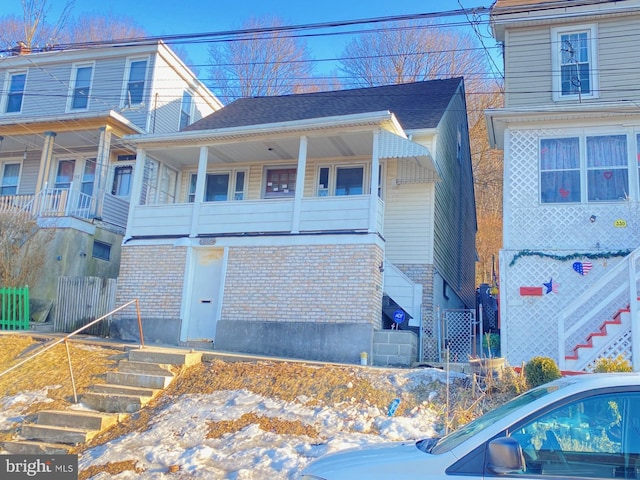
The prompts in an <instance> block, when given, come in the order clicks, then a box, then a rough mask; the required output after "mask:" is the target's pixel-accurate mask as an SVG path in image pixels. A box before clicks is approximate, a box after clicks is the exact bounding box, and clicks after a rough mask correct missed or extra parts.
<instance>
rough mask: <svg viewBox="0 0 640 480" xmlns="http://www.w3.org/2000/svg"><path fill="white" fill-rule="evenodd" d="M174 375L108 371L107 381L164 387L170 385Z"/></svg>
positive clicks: (118, 383) (113, 383) (134, 385)
mask: <svg viewBox="0 0 640 480" xmlns="http://www.w3.org/2000/svg"><path fill="white" fill-rule="evenodd" d="M172 380H173V375H171V376H169V375H165V376H161V375H148V374H146V373H127V372H107V383H110V384H112V385H126V386H128V387H143V388H155V389H160V390H161V389H163V388H166V387H168V386H169V384H170V383H171V381H172Z"/></svg>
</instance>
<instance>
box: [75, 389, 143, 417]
mask: <svg viewBox="0 0 640 480" xmlns="http://www.w3.org/2000/svg"><path fill="white" fill-rule="evenodd" d="M81 401H82V403H84V404H85V405H86V406H87V407H89V408H91V409H93V410H97V411H99V412H106V413H135V412H137V411H139V410H140V409H141V408H142V407H144V406H145V405H146V404H147V403H149V402H150V401H151V397H147V396H140V395H123V394H114V393H98V392H95V393H94V392H87V393H85V394H84V395H82V399H81Z"/></svg>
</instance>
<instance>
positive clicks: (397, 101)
mask: <svg viewBox="0 0 640 480" xmlns="http://www.w3.org/2000/svg"><path fill="white" fill-rule="evenodd" d="M125 141H126V142H127V143H129V144H132V145H135V146H136V147H137V159H136V166H135V172H136V173H135V175H134V183H133V188H132V197H131V198H132V203H131V209H130V211H129V222H128V225H127V231H126V236H125V241H124V244H123V247H122V268H121V272H120V283H119V285H118V303H119V304H122V303H124V302H126V301H128V300H130V299H131V298H133V297H134V296H137V297H138V298H139V299H140V304H141V310H142V317H143V321H144V322H145V323H144V330H145V332H146V333H145V336H146V338H147V341H161V342H164V343H174V344H175V343H183V344H184V343H186V344H189V343H193V342H207V343H209V344H213V348H215V349H219V350H229V351H236V352H249V353H256V354H270V355H271V354H275V355H285V356H290V357H298V358H308V359H319V360H333V361H344V362H358V361H360V355H361V353H363V352H364V353H366V354H367V356H368V358H369V361H370V360H371V358H372V357H373V361H374V362H375V363H378V364H395V363H400V364H410V363H411V362H413V361H416V360H418V358H419V357H420V358H422V359H428V360H433V359H437V356H438V345H439V343H438V341H439V340H438V337H437V333H438V331H439V328H438V325H437V322H436V320H437V318H439V317H438V316H437V313H438V312H439V311H441V310H445V309H450V308H473V306H474V300H475V289H474V268H475V265H474V261H475V247H474V241H475V232H476V221H475V204H474V196H473V183H472V178H471V161H470V153H469V143H468V134H467V120H466V110H465V101H464V86H463V81H462V79H461V78H452V79H447V80H436V81H431V82H418V83H409V84H402V85H391V86H381V87H373V88H362V89H353V90H341V91H333V92H319V93H311V94H297V95H288V96H280V97H260V98H246V99H241V100H237V101H235V102H233V103H231V104H229V105H228V106H225V107H223V108H222V109H221V110H218V111H217V112H215V113H213V114H211V115H210V116H208V117H206V118H204V119H202V120H201V121H199V122H196V123H194V124H193V125H191V126H190V127H188V128H187V129H186V130H185V131H182V132H179V133H175V134H148V135H127V136H126V137H125ZM394 316H395V319H396V322H394V321H393V319H394ZM396 325H399V329H398V331H397V332H394V333H395V334H397V335H395V336H396V337H403V336H404V337H403V338H404V339H403V340H400V341H399V343H400V344H401V345H397V344H396V343H395V340H390V339H389V336H388V335H386V336H385V334H386V333H388V332H391V330H390V329H391V327H392V326H396ZM113 330H114V331H113V332H112V333H113V335H120V336H123V337H125V338H127V336H128V335H133V336H135V335H136V334H137V327H136V326H135V324H133V323H131V322H129V319H127V318H123V319H121V321H119V322H115V323H114V325H113ZM465 332H466V331H465ZM454 333H456V334H457V333H458V332H454ZM374 335H378V337H379V338H377V339H374ZM467 336H468V333H467ZM418 339H422V342H421V343H420V345H419V344H418V343H419V342H418ZM468 340H469V339H468V338H467V341H468Z"/></svg>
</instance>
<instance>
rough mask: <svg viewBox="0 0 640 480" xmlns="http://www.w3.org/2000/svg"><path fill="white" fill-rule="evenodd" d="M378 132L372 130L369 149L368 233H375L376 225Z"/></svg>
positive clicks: (378, 177)
mask: <svg viewBox="0 0 640 480" xmlns="http://www.w3.org/2000/svg"><path fill="white" fill-rule="evenodd" d="M379 141H380V132H378V131H376V132H373V148H372V151H371V188H370V189H369V193H370V195H369V233H376V231H377V227H378V183H379V181H380V159H379V158H378V155H379V145H378V142H379Z"/></svg>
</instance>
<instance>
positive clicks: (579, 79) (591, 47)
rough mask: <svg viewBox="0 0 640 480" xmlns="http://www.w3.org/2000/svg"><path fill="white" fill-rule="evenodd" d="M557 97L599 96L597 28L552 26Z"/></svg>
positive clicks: (555, 98)
mask: <svg viewBox="0 0 640 480" xmlns="http://www.w3.org/2000/svg"><path fill="white" fill-rule="evenodd" d="M552 38H553V39H554V41H553V42H552V48H553V50H552V57H553V64H554V65H555V68H554V88H553V98H554V100H562V99H580V98H582V97H595V96H596V90H597V76H596V74H595V72H596V71H597V65H596V43H595V42H596V27H595V26H582V27H574V28H573V29H571V30H566V29H552Z"/></svg>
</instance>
